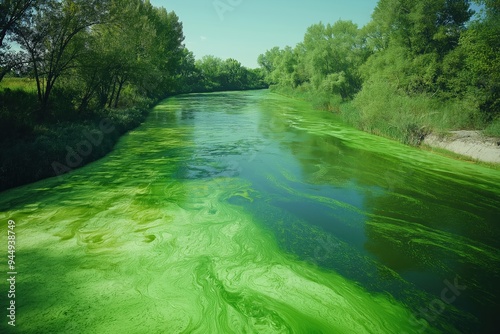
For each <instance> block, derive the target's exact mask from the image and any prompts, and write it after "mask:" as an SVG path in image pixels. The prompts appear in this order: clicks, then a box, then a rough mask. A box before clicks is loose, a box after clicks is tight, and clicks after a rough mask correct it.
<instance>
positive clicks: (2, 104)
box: [0, 78, 152, 191]
mask: <svg viewBox="0 0 500 334" xmlns="http://www.w3.org/2000/svg"><path fill="white" fill-rule="evenodd" d="M125 100H126V105H124V106H122V107H121V108H118V109H92V110H87V111H86V112H84V113H82V112H77V111H76V110H75V108H74V104H73V103H72V101H71V97H70V94H68V93H67V92H65V91H63V90H59V91H56V92H55V94H54V99H53V102H52V104H51V113H50V117H48V118H47V119H44V120H43V121H40V120H38V119H37V115H36V111H37V107H38V101H37V97H36V86H35V83H34V81H33V80H30V79H26V78H5V79H4V80H3V81H2V82H1V84H0V119H1V122H0V191H3V190H6V189H9V188H13V187H17V186H21V185H24V184H27V183H31V182H35V181H38V180H41V179H44V178H48V177H54V176H59V175H62V174H65V173H67V172H70V171H72V170H74V169H76V168H79V167H82V166H84V165H86V164H88V163H90V162H92V161H95V160H97V159H99V158H101V157H103V156H105V155H106V154H107V153H109V152H110V151H111V150H112V149H113V147H114V146H115V144H116V142H117V141H118V139H119V138H120V137H121V136H122V135H123V134H124V133H126V132H128V131H130V130H131V129H134V128H135V127H137V126H138V125H140V124H141V123H142V122H143V121H144V120H145V118H146V116H147V114H148V112H149V110H150V106H151V104H152V101H149V100H146V99H138V98H134V97H132V96H126V99H125Z"/></svg>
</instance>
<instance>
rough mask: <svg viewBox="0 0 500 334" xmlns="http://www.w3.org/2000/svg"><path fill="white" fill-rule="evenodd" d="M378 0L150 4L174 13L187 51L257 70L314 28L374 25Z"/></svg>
mask: <svg viewBox="0 0 500 334" xmlns="http://www.w3.org/2000/svg"><path fill="white" fill-rule="evenodd" d="M377 2H378V0H310V1H305V0H302V1H300V0H267V1H265V0H151V3H152V4H153V5H154V6H156V7H164V8H166V9H167V11H175V13H176V14H177V16H179V18H180V20H181V22H182V23H183V26H184V35H185V36H186V40H185V44H186V47H187V48H188V49H189V50H191V51H192V52H193V53H194V54H195V56H196V58H197V59H200V58H201V57H203V56H205V55H214V56H217V57H220V58H223V59H226V58H234V59H236V60H238V61H240V62H241V63H242V64H243V65H244V66H247V67H257V66H258V65H257V57H258V56H259V54H261V53H264V52H265V51H266V50H268V49H271V48H272V47H274V46H279V47H284V46H286V45H290V46H295V45H296V44H297V43H299V42H301V41H302V39H303V37H304V34H305V32H306V29H307V28H308V27H309V26H310V25H312V24H315V23H318V22H320V21H321V22H323V23H334V22H336V21H337V20H339V19H342V20H351V21H353V22H354V23H357V24H358V25H359V26H360V27H361V26H364V25H365V24H366V23H368V22H369V21H370V17H371V14H372V12H373V10H374V9H375V6H376V5H377Z"/></svg>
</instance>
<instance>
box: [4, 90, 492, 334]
mask: <svg viewBox="0 0 500 334" xmlns="http://www.w3.org/2000/svg"><path fill="white" fill-rule="evenodd" d="M499 185H500V172H499V171H496V170H493V169H488V168H484V167H481V166H477V165H474V164H470V163H466V162H460V161H455V160H451V159H447V158H443V157H440V156H437V155H434V154H431V153H429V152H424V151H420V150H418V149H414V148H410V147H407V146H403V145H399V144H397V143H395V142H393V141H389V140H386V139H383V138H379V137H375V136H371V135H368V134H366V133H363V132H359V131H356V130H353V129H351V128H349V127H347V126H345V125H343V124H342V123H341V122H340V121H338V120H337V119H336V118H335V116H334V115H331V114H329V113H326V112H320V111H315V110H312V109H311V108H310V107H308V105H307V104H305V103H302V102H299V101H296V100H292V99H288V98H284V97H280V96H278V95H275V94H272V93H269V92H267V91H255V92H235V93H214V94H193V95H186V96H180V97H175V98H171V99H167V100H165V101H164V102H163V103H161V104H160V105H158V106H157V107H156V108H154V110H153V111H152V113H151V115H150V117H149V119H148V120H147V122H146V123H145V124H143V125H142V126H141V127H139V128H138V129H137V130H135V131H132V132H131V133H130V134H128V135H126V136H125V137H124V138H122V140H121V141H120V142H119V144H118V146H117V147H116V149H115V150H114V151H113V152H112V153H111V154H109V155H108V156H107V157H105V158H104V159H102V160H100V161H98V162H95V163H93V164H91V165H88V166H86V167H84V168H81V169H79V170H77V171H74V172H72V173H70V174H67V175H65V176H64V177H61V178H53V179H49V180H44V181H41V182H38V183H35V184H32V185H29V186H25V187H20V188H17V189H14V190H10V191H7V192H4V193H1V194H0V212H1V213H0V219H1V222H2V225H1V226H2V227H1V230H0V231H1V239H0V240H1V244H2V245H4V246H2V253H1V254H2V255H3V256H2V259H3V260H2V263H1V268H2V271H1V275H3V276H4V277H5V278H2V279H1V282H2V283H1V285H0V287H1V291H2V292H1V293H2V299H1V303H2V304H1V309H2V310H5V311H3V313H4V315H2V319H3V320H2V323H1V325H0V329H1V332H2V333H4V332H6V333H10V332H12V333H14V332H18V333H439V332H442V333H488V332H494V329H495V328H496V322H497V319H496V316H497V314H498V311H499V305H498V297H499V296H500V288H499V287H498V283H497V282H498V281H499V278H500V274H499V264H500V251H499V241H498V240H499V237H500V227H499V224H498V221H499V217H500V214H499V208H498V207H499V204H500V189H499ZM9 220H12V221H15V233H16V234H15V235H16V261H15V262H16V264H15V265H16V268H15V269H16V272H17V275H16V282H15V298H14V300H15V306H16V311H15V314H16V318H15V320H16V322H15V324H16V327H12V326H10V325H9V324H8V321H9V318H8V317H6V315H8V312H9V311H8V310H6V309H7V308H8V307H9V304H8V303H9V302H10V301H9V300H7V299H6V297H7V292H8V291H9V286H10V285H9V284H10V283H9V282H8V281H7V280H6V279H8V278H9V276H8V275H7V272H9V268H8V267H7V258H8V254H7V243H8V237H7V234H8V230H9V228H8V221H9ZM11 299H13V298H10V300H11Z"/></svg>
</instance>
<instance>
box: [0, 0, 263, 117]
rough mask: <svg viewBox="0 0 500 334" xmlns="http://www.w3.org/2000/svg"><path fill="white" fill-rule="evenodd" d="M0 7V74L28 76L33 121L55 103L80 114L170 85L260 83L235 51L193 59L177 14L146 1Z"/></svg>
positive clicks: (178, 88)
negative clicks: (32, 94) (33, 97)
mask: <svg viewBox="0 0 500 334" xmlns="http://www.w3.org/2000/svg"><path fill="white" fill-rule="evenodd" d="M0 13H1V14H0V24H1V26H0V28H1V31H0V81H1V80H2V79H3V78H4V77H5V75H7V73H11V75H12V74H15V75H17V76H24V77H30V78H33V79H34V81H35V83H36V100H37V103H36V108H35V109H36V110H35V113H36V115H34V116H35V118H36V119H37V120H38V121H40V120H45V119H47V118H50V117H51V116H53V114H54V108H57V105H58V104H62V105H63V106H60V108H64V109H66V112H67V113H71V112H74V113H77V114H85V113H86V112H89V111H92V110H97V109H102V108H118V107H120V106H121V105H134V104H135V103H137V102H138V101H140V100H154V101H156V100H158V99H161V98H164V97H166V96H169V95H171V94H176V93H183V92H193V91H196V92H201V91H212V90H233V89H248V88H262V87H264V86H265V84H264V83H263V80H262V76H261V72H260V71H259V70H250V69H247V68H245V67H244V66H242V65H241V64H240V63H239V62H238V61H236V60H234V59H228V60H225V61H224V60H221V59H218V58H216V57H211V56H209V57H205V58H203V59H201V60H198V61H197V60H195V58H194V55H193V53H192V52H190V51H189V50H188V49H187V48H186V47H185V46H184V44H183V41H184V35H183V27H182V23H181V21H180V20H179V18H178V17H177V15H176V14H175V13H174V12H168V11H167V10H166V9H164V8H157V7H154V6H152V5H151V4H150V2H149V1H144V0H11V1H2V3H1V4H0ZM4 98H5V100H7V99H8V97H5V96H4ZM61 101H63V102H61ZM8 107H9V106H5V105H4V109H5V108H7V109H8ZM4 112H5V111H4Z"/></svg>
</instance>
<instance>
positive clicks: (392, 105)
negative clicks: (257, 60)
mask: <svg viewBox="0 0 500 334" xmlns="http://www.w3.org/2000/svg"><path fill="white" fill-rule="evenodd" d="M271 90H272V91H274V92H276V93H279V94H283V95H286V96H289V97H293V98H299V99H302V100H305V101H309V102H310V103H311V104H312V105H313V107H314V108H316V109H320V110H328V111H331V112H335V113H338V114H340V115H342V118H343V120H344V121H345V122H346V123H347V124H349V125H352V126H354V127H355V128H357V129H360V130H363V131H366V132H369V133H372V134H375V135H379V136H383V137H387V138H391V139H395V140H397V141H400V142H402V143H404V144H407V145H413V146H418V145H420V144H421V142H422V140H423V139H424V138H425V136H426V135H428V134H429V133H446V132H448V131H451V130H484V134H485V135H488V136H495V137H500V119H497V120H493V121H490V122H486V121H485V120H484V118H483V116H482V115H481V113H480V112H479V109H478V108H477V105H476V101H473V100H448V101H443V100H439V99H437V98H434V97H432V96H425V95H418V96H413V97H410V96H407V95H403V94H399V93H398V92H397V91H396V90H395V89H394V88H392V87H391V86H390V85H389V84H387V85H385V84H378V85H377V86H374V87H370V89H365V90H363V91H361V92H360V93H358V95H356V97H355V98H354V100H352V101H342V100H341V99H340V98H339V97H338V96H335V95H331V94H325V93H322V92H317V91H314V90H308V89H307V88H304V87H303V86H301V87H298V88H296V89H292V88H282V87H276V86H274V87H272V88H271Z"/></svg>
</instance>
